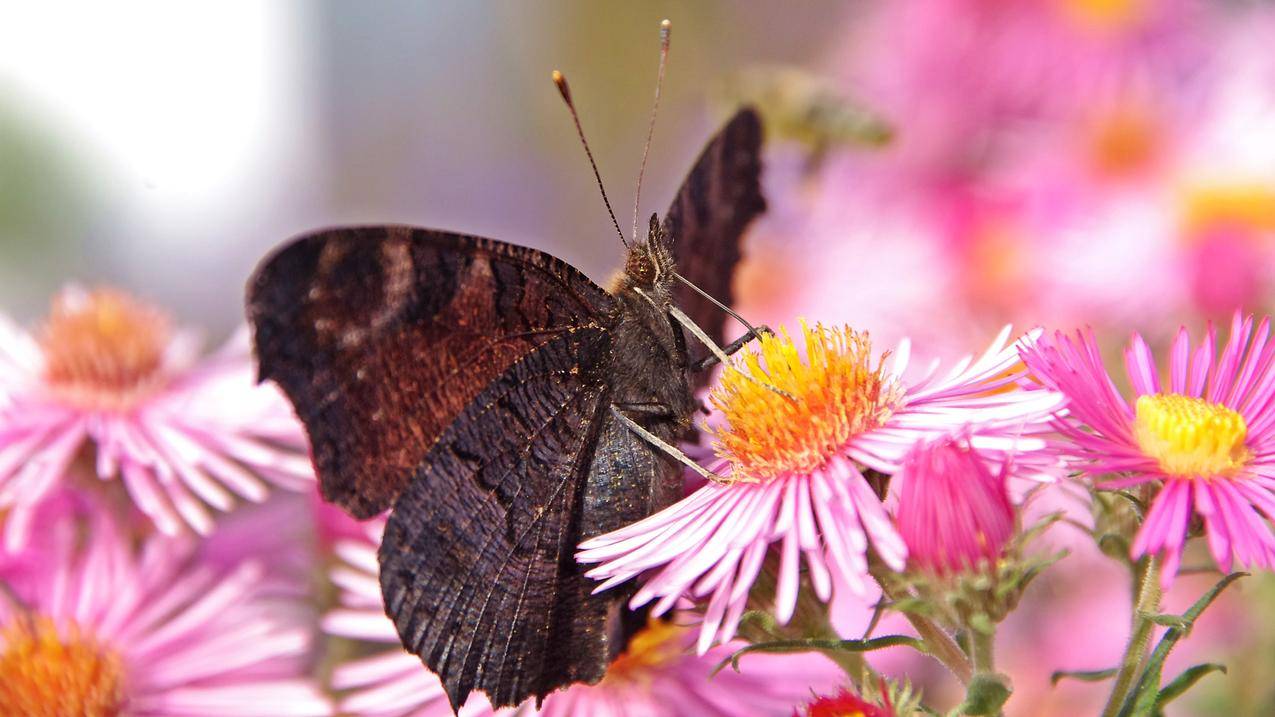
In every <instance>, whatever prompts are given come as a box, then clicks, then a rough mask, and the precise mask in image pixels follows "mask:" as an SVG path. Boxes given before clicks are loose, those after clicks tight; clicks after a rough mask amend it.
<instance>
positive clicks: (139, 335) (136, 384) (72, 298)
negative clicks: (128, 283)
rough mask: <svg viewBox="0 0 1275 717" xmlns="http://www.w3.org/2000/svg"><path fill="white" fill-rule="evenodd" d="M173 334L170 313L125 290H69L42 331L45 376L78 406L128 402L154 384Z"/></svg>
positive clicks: (58, 299)
mask: <svg viewBox="0 0 1275 717" xmlns="http://www.w3.org/2000/svg"><path fill="white" fill-rule="evenodd" d="M169 337H170V327H169V322H168V317H167V316H165V315H164V313H163V312H161V311H159V310H158V309H156V308H154V307H152V306H150V305H148V304H145V303H142V302H140V301H137V300H136V299H134V298H132V297H131V296H128V295H127V294H124V293H122V292H119V291H114V290H111V289H97V290H94V291H84V290H81V289H68V290H66V291H63V292H62V293H60V294H58V296H57V297H56V298H55V299H54V301H53V308H52V310H51V311H50V312H49V318H48V321H47V322H46V323H45V325H44V329H43V332H42V334H41V336H40V339H41V344H42V346H43V348H44V358H45V367H44V372H45V380H46V382H47V383H48V384H49V385H50V386H52V387H53V388H54V389H55V390H56V391H57V392H58V393H59V394H61V395H63V396H64V397H65V398H68V399H69V400H71V401H73V402H75V403H77V404H80V405H85V406H87V407H92V408H123V407H127V406H128V405H129V404H131V403H132V402H133V400H135V399H136V398H137V397H138V396H139V395H141V394H143V393H145V392H146V391H147V390H148V389H150V388H152V387H154V385H155V383H156V381H157V379H158V378H159V377H160V376H159V374H160V373H161V369H162V368H163V361H164V351H165V349H167V347H168V342H169Z"/></svg>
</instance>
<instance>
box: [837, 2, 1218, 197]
mask: <svg viewBox="0 0 1275 717" xmlns="http://www.w3.org/2000/svg"><path fill="white" fill-rule="evenodd" d="M1221 14H1222V13H1221V12H1219V11H1218V10H1217V9H1214V8H1211V7H1210V6H1209V5H1208V4H1206V3H1201V2H1195V1H1194V0H1148V1H1146V2H1141V1H1134V2H1113V3H1094V2H1086V1H1085V0H1057V1H1055V2H987V1H986V0H938V1H937V2H921V1H917V0H903V1H901V2H890V3H881V4H880V5H879V6H878V7H877V9H876V12H875V13H874V14H872V15H871V16H870V18H869V19H868V20H867V21H866V22H865V21H864V20H863V18H862V17H860V16H855V23H856V26H855V27H854V28H852V29H851V31H850V34H851V35H852V36H854V37H856V38H857V39H859V40H860V41H859V42H851V43H847V47H848V48H850V50H849V52H848V53H847V56H846V62H845V69H844V70H843V74H844V75H845V76H846V80H847V82H848V84H849V86H850V87H852V88H854V90H855V91H856V96H858V97H860V98H861V99H862V100H863V101H865V102H866V103H867V104H868V106H870V107H873V108H874V109H875V110H877V111H879V112H882V113H883V114H884V115H885V116H886V118H887V119H888V120H889V121H891V122H893V123H894V124H895V128H896V135H895V136H896V138H897V141H896V143H895V145H894V146H892V147H889V148H887V150H886V151H885V152H882V153H880V154H879V155H877V156H876V157H875V159H874V161H872V162H870V163H871V164H876V165H877V166H878V167H879V168H880V169H882V170H885V171H884V172H883V173H882V176H883V178H886V181H887V182H888V183H891V184H892V185H894V186H899V185H906V184H908V183H912V184H914V185H915V184H916V183H919V184H921V185H924V186H925V187H928V188H932V189H936V190H938V191H943V190H944V189H945V188H946V187H949V186H950V185H951V183H952V182H954V181H955V182H963V181H965V180H966V179H967V178H968V177H970V176H974V175H977V174H980V173H982V172H984V171H986V170H988V169H991V168H995V167H997V166H999V165H1001V164H1002V163H1003V162H1004V160H1005V158H1006V156H1007V155H1010V156H1012V155H1014V154H1016V153H1018V152H1019V151H1020V150H1021V149H1022V148H1024V147H1027V148H1031V147H1033V146H1034V145H1035V144H1036V143H1038V142H1040V141H1041V140H1042V139H1044V140H1045V143H1046V144H1049V145H1050V146H1051V147H1052V148H1053V149H1055V150H1056V149H1057V148H1058V147H1059V145H1061V144H1064V142H1060V141H1059V139H1060V138H1061V137H1066V136H1067V135H1068V134H1072V133H1078V134H1088V133H1090V132H1092V135H1093V138H1092V141H1091V143H1092V144H1093V145H1094V146H1095V147H1096V148H1097V149H1098V150H1099V152H1098V153H1099V155H1100V156H1096V157H1095V161H1096V162H1099V163H1104V162H1105V163H1111V162H1116V163H1124V164H1127V163H1130V162H1137V161H1140V160H1142V159H1143V158H1144V157H1145V155H1146V154H1147V151H1148V150H1147V148H1146V147H1145V146H1144V143H1145V141H1146V140H1147V139H1148V138H1149V133H1148V132H1147V131H1145V130H1144V126H1143V123H1142V122H1141V119H1142V118H1144V117H1149V118H1154V119H1157V120H1158V119H1159V118H1162V117H1175V116H1178V115H1180V114H1182V113H1184V112H1188V111H1190V110H1191V108H1193V107H1198V106H1199V105H1200V104H1201V101H1202V99H1201V96H1202V95H1203V93H1205V92H1207V91H1208V89H1209V87H1210V84H1211V82H1212V80H1213V78H1214V77H1215V76H1216V73H1215V72H1210V68H1211V67H1212V65H1213V64H1215V63H1214V62H1213V58H1214V55H1215V54H1217V37H1218V27H1219V25H1220V22H1219V16H1220V15H1221ZM1091 128H1092V129H1091ZM1157 129H1158V128H1157ZM1104 146H1105V149H1104ZM1080 154H1084V152H1083V151H1082V152H1080ZM892 174H894V175H898V179H899V180H900V181H899V182H890V180H889V179H888V177H889V176H890V175H892Z"/></svg>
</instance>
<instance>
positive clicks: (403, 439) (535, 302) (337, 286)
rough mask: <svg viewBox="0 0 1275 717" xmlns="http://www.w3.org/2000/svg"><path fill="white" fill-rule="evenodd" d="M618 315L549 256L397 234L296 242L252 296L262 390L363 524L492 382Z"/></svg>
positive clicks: (369, 230) (328, 485)
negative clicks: (555, 343) (290, 409)
mask: <svg viewBox="0 0 1275 717" xmlns="http://www.w3.org/2000/svg"><path fill="white" fill-rule="evenodd" d="M613 303H614V299H613V298H612V297H611V295H610V294H608V293H606V291H604V290H603V289H602V288H600V287H598V286H597V285H595V284H594V283H593V282H591V281H589V279H588V278H587V277H585V276H584V275H583V274H581V273H580V272H579V271H577V270H576V269H574V268H573V267H571V266H569V265H568V264H566V263H565V262H562V261H559V260H558V259H555V258H553V257H551V256H549V255H548V254H545V253H543V252H539V251H536V250H534V249H528V248H525V247H519V246H514V245H511V244H505V243H503V242H498V241H494V240H491V239H483V238H479V237H472V236H464V235H460V234H451V233H446V232H437V231H430V230H425V229H415V228H411V227H402V226H375V227H361V228H344V229H330V230H324V231H319V232H315V233H313V234H309V235H305V236H302V237H300V238H298V239H296V240H294V241H292V242H291V243H289V244H288V245H286V246H285V247H283V248H282V249H280V250H279V251H278V252H276V253H275V254H274V255H272V256H271V257H269V258H267V259H266V260H265V261H264V262H263V263H262V265H261V267H260V268H259V269H258V270H257V272H256V274H255V275H254V276H253V278H252V279H251V280H250V282H249V285H248V316H249V320H250V321H251V323H252V325H253V330H254V340H255V344H256V350H257V356H258V361H259V364H260V375H261V378H262V380H266V379H271V380H274V381H276V382H278V384H279V385H280V386H281V387H282V388H283V390H284V392H285V393H287V395H288V397H289V398H290V399H291V401H292V404H293V406H294V407H296V410H297V414H298V416H299V417H300V418H301V420H302V422H303V423H304V424H305V427H306V430H307V432H308V433H309V436H310V443H311V451H312V455H313V459H314V463H315V467H316V469H317V470H318V473H319V478H320V486H321V489H322V492H323V496H324V498H325V499H327V500H329V501H332V502H335V503H338V504H340V505H342V506H344V507H345V508H346V509H347V510H349V511H350V512H351V513H352V514H353V515H355V516H356V517H359V518H366V517H369V516H372V515H375V514H376V513H379V512H381V511H384V510H385V509H387V508H388V507H390V505H391V503H392V502H393V501H394V499H395V498H396V497H397V496H398V495H399V494H400V493H401V492H402V491H403V490H404V489H405V488H406V487H407V484H408V482H409V481H410V480H411V478H412V476H413V475H414V474H415V472H416V470H417V469H418V467H419V466H420V464H421V461H422V459H423V458H424V456H425V454H426V452H428V451H429V449H430V447H431V446H432V445H433V444H434V442H435V440H437V438H438V436H439V435H440V434H441V433H442V432H443V430H444V429H445V428H446V427H447V426H448V425H450V424H451V423H452V420H453V419H454V418H455V416H456V415H457V414H458V413H459V412H460V411H461V409H462V408H464V407H465V406H466V405H467V404H469V403H470V401H471V400H472V399H473V398H474V397H475V396H476V395H478V393H479V392H480V391H482V390H483V388H484V387H486V386H487V384H488V383H490V382H491V381H492V380H494V379H495V378H496V377H498V376H500V375H501V374H502V373H504V372H505V371H506V370H507V369H508V368H509V366H510V365H512V364H514V363H515V362H516V361H518V360H519V359H521V358H522V357H524V356H526V355H527V354H528V353H531V352H533V351H535V350H536V349H537V348H538V347H540V346H542V345H544V344H546V343H547V342H550V341H552V340H553V339H554V338H556V337H560V336H562V335H564V334H567V333H570V332H571V331H573V330H575V329H578V328H581V327H591V326H598V325H603V324H605V323H606V322H607V321H609V320H610V318H609V317H610V315H611V311H612V308H613Z"/></svg>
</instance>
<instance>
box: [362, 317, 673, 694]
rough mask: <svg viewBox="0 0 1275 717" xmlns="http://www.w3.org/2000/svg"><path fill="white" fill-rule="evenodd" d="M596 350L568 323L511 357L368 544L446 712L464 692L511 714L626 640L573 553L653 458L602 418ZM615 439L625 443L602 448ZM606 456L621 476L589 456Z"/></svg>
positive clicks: (636, 486) (596, 672)
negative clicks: (375, 546) (435, 678)
mask: <svg viewBox="0 0 1275 717" xmlns="http://www.w3.org/2000/svg"><path fill="white" fill-rule="evenodd" d="M610 349H611V337H610V336H609V335H608V332H607V331H606V330H605V329H601V328H590V329H582V330H577V331H573V332H571V333H569V334H566V335H562V336H559V337H556V338H554V339H553V340H551V341H550V342H548V343H546V344H544V345H543V346H541V347H539V348H537V349H536V350H535V351H533V352H531V353H530V354H528V355H527V356H526V357H525V358H523V359H522V360H520V361H518V362H517V363H515V364H514V365H513V366H512V367H510V369H509V370H508V371H507V372H506V373H505V374H503V375H502V376H500V377H499V378H497V379H496V380H495V381H493V382H492V383H491V384H490V385H489V386H488V387H487V388H486V389H484V390H483V392H481V393H480V394H478V396H477V397H476V398H475V399H474V401H473V402H471V403H470V404H469V405H468V406H467V407H466V408H465V409H464V410H463V411H462V412H461V413H460V415H459V416H457V418H456V420H455V421H454V422H453V423H452V424H451V426H450V427H449V428H448V429H447V430H445V431H444V432H443V435H442V436H441V437H440V438H439V440H438V441H437V442H436V443H435V444H434V446H433V448H432V449H431V451H430V453H429V455H428V456H427V457H426V458H425V460H424V461H423V463H422V468H421V471H420V473H419V474H418V476H417V478H416V479H415V480H414V481H413V482H412V484H411V485H410V486H409V487H408V489H407V490H406V491H405V492H404V493H403V495H402V496H401V497H400V498H399V500H398V501H397V503H395V506H394V510H393V512H392V513H391V515H390V519H389V522H388V524H387V525H386V529H385V534H384V537H383V538H382V542H381V550H380V563H381V590H382V593H383V594H384V596H385V605H386V611H387V612H388V613H389V615H390V616H392V617H393V618H394V621H395V624H396V626H397V628H398V632H399V636H400V638H401V639H402V642H403V645H404V646H405V647H406V648H407V649H408V650H409V651H411V652H414V653H416V654H418V655H420V656H421V659H422V660H423V661H424V662H425V663H426V664H427V665H428V666H429V667H430V669H432V670H433V671H434V672H435V673H437V674H438V675H439V676H440V678H441V679H442V681H443V685H444V687H445V689H446V691H447V695H448V698H449V699H450V700H451V703H452V705H453V707H454V708H456V709H459V707H460V706H461V705H463V704H464V703H465V700H466V698H467V697H468V695H469V693H470V691H471V690H473V689H481V690H484V691H485V692H486V693H487V696H488V698H489V699H490V700H491V702H492V703H493V704H495V705H515V704H519V703H521V702H522V701H524V700H525V699H526V698H527V697H529V696H531V695H533V694H534V695H537V696H540V697H543V696H544V695H545V694H547V693H549V692H551V691H553V690H554V689H557V688H558V687H561V686H563V685H566V684H568V683H571V682H576V681H586V682H596V681H597V680H598V679H600V678H601V677H602V675H603V673H604V672H605V669H606V666H607V664H608V663H609V662H610V660H611V658H612V657H614V655H615V653H616V652H618V650H619V649H620V648H622V647H623V644H624V642H625V639H626V638H627V633H626V632H625V631H624V626H622V625H621V624H620V623H621V622H622V620H623V618H622V617H621V616H620V615H621V610H622V603H623V602H624V599H625V598H624V595H622V594H621V595H619V596H613V595H602V596H593V595H591V594H590V591H591V590H592V588H593V587H595V584H593V582H592V581H591V580H588V579H587V578H585V577H584V575H583V571H582V569H581V568H580V566H578V565H577V564H576V563H575V561H574V559H573V556H574V552H575V545H576V543H577V542H578V541H579V540H580V539H581V537H582V536H581V531H582V530H585V531H588V532H590V534H592V533H593V530H594V529H595V528H596V527H597V526H596V525H593V524H594V523H595V522H596V520H597V517H596V515H594V513H596V512H598V510H599V508H601V512H607V513H615V512H623V511H624V509H625V508H626V502H627V501H628V500H629V499H635V501H634V502H640V501H641V500H642V496H639V495H635V493H638V492H643V491H644V492H646V493H647V496H646V500H648V501H649V500H650V497H649V491H650V490H651V486H652V485H653V484H654V483H655V481H654V475H653V473H654V471H655V470H659V469H658V468H657V466H656V464H657V463H660V462H661V461H660V459H659V457H657V456H654V455H653V454H652V453H651V451H650V449H649V447H647V446H645V445H644V444H640V443H639V442H638V441H640V439H636V437H635V436H633V435H632V434H631V432H629V431H628V430H627V429H625V428H623V427H622V426H619V424H617V422H615V421H614V420H613V419H612V416H611V414H610V411H609V409H610V405H611V397H610V393H611V389H610V387H609V383H608V381H607V378H608V376H607V371H608V367H609V364H610V358H609V352H610ZM617 426H619V429H620V431H622V433H618V432H617V431H616V428H617ZM617 436H618V437H619V438H620V439H621V440H624V441H633V442H634V443H633V444H630V443H626V444H625V448H626V449H629V450H626V451H625V452H624V453H617V452H616V451H615V449H614V444H612V443H610V441H613V440H614V439H615V438H616V437H617ZM600 443H605V444H607V445H608V446H611V450H610V451H609V452H608V454H607V455H606V456H602V457H600V456H599V453H600V450H599V448H598V446H599V444H600ZM617 460H623V461H624V462H625V465H624V469H625V470H624V471H623V472H622V473H623V474H622V475H616V474H615V473H608V471H606V470H605V469H603V470H599V469H598V468H597V464H596V463H595V461H603V462H606V463H608V464H609V462H614V461H617ZM676 473H677V471H676V468H673V474H674V475H676ZM462 476H463V477H464V478H463V479H462V478H461V477H462ZM599 481H601V482H607V483H609V484H611V485H610V488H609V490H608V491H607V492H606V493H605V495H604V496H603V497H604V498H605V499H606V500H604V502H606V503H607V505H604V506H591V505H589V503H590V500H596V497H597V493H596V490H597V488H598V486H597V485H594V483H598V482H599ZM623 485H628V486H629V487H630V488H631V489H633V490H630V491H628V492H625V489H624V488H623V487H622V486H623ZM617 487H619V490H617ZM589 496H594V497H589ZM648 512H649V508H646V509H643V510H642V511H641V513H640V514H639V515H645V514H646V513H648ZM626 519H627V520H632V519H634V517H633V516H624V517H622V518H620V519H619V520H621V521H623V520H626ZM611 522H615V521H614V519H613V520H612V521H611ZM609 527H618V526H609ZM617 608H619V609H617Z"/></svg>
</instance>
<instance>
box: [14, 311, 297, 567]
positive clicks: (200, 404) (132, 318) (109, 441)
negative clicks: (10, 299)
mask: <svg viewBox="0 0 1275 717" xmlns="http://www.w3.org/2000/svg"><path fill="white" fill-rule="evenodd" d="M85 444H91V445H92V447H93V449H94V451H95V453H94V458H95V461H96V469H97V474H98V477H99V478H101V479H103V480H110V479H114V478H117V477H118V478H120V479H121V481H122V482H123V484H124V487H125V489H127V491H128V493H129V495H130V496H131V497H132V499H133V502H134V503H135V504H136V506H137V507H138V508H139V509H140V510H141V511H142V512H143V513H145V514H146V515H147V516H149V517H150V519H151V520H152V521H153V522H154V524H155V526H156V527H157V528H158V529H159V530H160V531H161V532H163V533H165V534H167V535H175V534H177V533H179V532H181V531H182V530H183V527H184V526H189V527H190V528H193V529H194V530H195V531H196V532H198V533H201V534H207V533H208V532H209V531H210V530H211V529H212V524H213V523H212V518H211V517H210V515H209V511H208V506H211V507H213V508H216V509H218V510H223V511H224V510H229V509H230V508H231V507H232V506H233V505H234V503H235V499H236V497H238V498H241V499H244V500H249V501H253V502H260V501H262V500H264V499H265V498H266V496H267V495H268V492H269V491H268V488H267V484H268V483H270V484H275V485H279V486H285V487H289V488H298V489H301V488H305V487H308V486H309V485H311V482H310V476H311V468H310V462H309V459H308V457H307V456H306V452H305V447H304V446H305V442H304V434H303V433H302V432H301V430H300V428H299V427H298V424H297V422H296V420H295V418H294V417H293V414H292V412H291V409H290V408H289V407H288V404H287V402H286V401H285V400H284V399H283V397H282V396H281V395H280V394H279V393H278V392H277V390H276V389H275V388H274V387H273V386H257V385H256V383H255V380H254V369H253V365H252V360H251V353H250V351H249V348H248V341H247V335H246V333H244V332H241V333H240V334H238V335H236V336H235V337H234V338H233V339H231V340H230V341H229V342H228V343H227V345H226V346H225V347H224V348H222V349H221V350H220V351H218V352H217V353H215V354H213V355H211V356H209V357H208V358H206V359H204V360H202V361H200V360H198V341H197V340H196V338H195V336H194V334H192V333H191V332H189V331H174V330H173V329H172V327H171V325H170V323H169V320H168V317H167V316H166V315H165V314H163V313H162V312H161V311H159V310H158V309H156V308H154V307H152V306H149V305H146V304H144V303H141V302H139V301H137V300H135V299H133V298H131V297H129V296H127V295H125V294H123V293H120V292H117V291H113V290H109V289H100V290H94V291H86V290H83V289H80V288H77V287H71V288H68V289H66V290H64V291H63V292H61V293H60V294H59V295H58V296H57V297H56V299H55V300H54V302H53V309H52V312H51V313H50V316H49V318H48V320H47V321H46V322H45V324H44V325H43V326H42V327H41V328H40V329H39V330H38V331H37V332H36V333H35V334H34V335H32V334H28V333H26V332H24V331H22V330H21V329H19V328H18V327H16V326H14V325H13V324H12V323H11V322H9V321H8V320H7V319H4V318H3V317H0V510H3V509H8V510H9V511H10V512H9V517H8V521H7V523H6V525H5V541H4V542H5V546H6V547H7V548H8V549H10V550H14V549H17V548H19V547H21V545H22V544H23V542H24V541H25V539H26V536H27V533H28V530H29V528H30V522H31V515H32V509H33V507H34V506H35V505H37V504H38V503H39V502H40V501H41V500H43V499H44V497H45V496H47V495H48V494H49V493H50V491H52V490H53V489H54V488H55V487H56V486H57V485H59V483H60V482H61V480H62V478H63V476H64V474H65V473H66V471H67V468H68V466H69V465H70V464H71V462H72V461H73V460H74V459H75V457H76V456H77V454H79V452H80V450H81V448H82V447H83V446H84V445H85ZM263 479H264V480H263Z"/></svg>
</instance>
